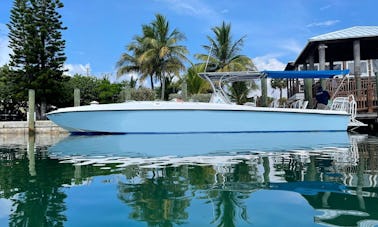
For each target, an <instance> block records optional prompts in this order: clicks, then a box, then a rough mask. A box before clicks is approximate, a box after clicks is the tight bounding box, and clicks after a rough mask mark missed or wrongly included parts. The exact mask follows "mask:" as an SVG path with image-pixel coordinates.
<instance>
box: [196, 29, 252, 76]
mask: <svg viewBox="0 0 378 227" xmlns="http://www.w3.org/2000/svg"><path fill="white" fill-rule="evenodd" d="M212 31H213V32H214V34H215V37H214V38H212V37H210V36H207V39H208V40H209V41H210V45H204V46H203V47H204V48H205V50H206V51H207V52H208V54H196V55H195V56H196V58H198V59H199V60H202V61H203V64H206V62H207V60H208V63H209V66H210V67H211V70H209V71H221V72H225V71H243V70H256V67H255V65H254V64H253V62H252V60H251V59H250V58H249V57H247V56H245V55H240V54H239V52H240V51H241V48H242V46H243V42H244V38H245V36H243V37H242V38H240V39H238V40H237V41H236V42H233V40H232V36H231V24H226V23H225V22H223V23H222V25H221V26H220V27H214V28H212ZM207 71H208V70H207Z"/></svg>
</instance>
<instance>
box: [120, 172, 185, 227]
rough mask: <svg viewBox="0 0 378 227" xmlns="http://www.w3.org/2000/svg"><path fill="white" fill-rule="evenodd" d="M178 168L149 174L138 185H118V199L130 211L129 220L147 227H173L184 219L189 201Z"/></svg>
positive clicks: (183, 180) (183, 221) (121, 183)
mask: <svg viewBox="0 0 378 227" xmlns="http://www.w3.org/2000/svg"><path fill="white" fill-rule="evenodd" d="M182 170H183V168H182V167H178V168H165V169H160V170H151V172H150V173H151V174H152V177H151V178H144V179H142V182H141V183H139V184H128V183H124V182H120V183H119V184H118V193H119V195H118V197H119V199H120V200H121V201H123V202H125V203H126V204H128V205H130V206H132V207H133V211H132V212H131V213H130V217H131V218H133V219H135V220H138V221H145V222H147V223H148V225H149V226H173V225H174V224H176V225H177V224H183V223H185V220H187V219H188V216H189V215H188V213H187V212H186V211H185V209H186V208H187V207H188V206H189V205H190V199H189V198H188V197H187V196H185V193H186V191H187V190H188V183H187V179H186V178H183V177H181V175H182Z"/></svg>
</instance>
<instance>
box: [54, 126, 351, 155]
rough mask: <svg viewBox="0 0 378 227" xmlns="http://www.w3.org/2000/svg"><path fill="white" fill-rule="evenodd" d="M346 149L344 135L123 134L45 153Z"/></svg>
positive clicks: (71, 142)
mask: <svg viewBox="0 0 378 227" xmlns="http://www.w3.org/2000/svg"><path fill="white" fill-rule="evenodd" d="M348 146H349V137H348V133H347V132H312V133H303V132H289V133H194V134H191V133H189V134H126V135H92V136H76V135H75V136H68V137H67V138H65V139H64V140H62V141H60V142H59V143H57V144H55V145H54V146H52V147H51V148H50V149H49V151H50V152H51V153H53V154H59V155H80V156H97V155H103V156H122V157H162V156H175V157H189V156H198V155H235V154H245V153H250V152H260V151H266V152H269V151H270V152H277V151H294V150H305V149H307V150H308V149H310V150H312V149H324V148H331V147H336V148H347V147H348Z"/></svg>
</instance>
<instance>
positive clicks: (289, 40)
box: [0, 0, 378, 80]
mask: <svg viewBox="0 0 378 227" xmlns="http://www.w3.org/2000/svg"><path fill="white" fill-rule="evenodd" d="M61 1H62V2H63V3H64V8H63V9H60V10H59V12H60V14H61V15H62V21H63V24H64V26H66V27H67V30H65V31H63V38H64V39H65V40H66V49H65V53H66V56H67V61H66V63H65V67H66V68H67V69H68V70H69V71H68V72H67V73H68V74H70V75H73V74H75V73H80V74H83V75H86V74H87V69H89V73H90V74H91V75H95V76H98V77H102V76H104V75H108V76H109V77H110V78H113V79H114V80H115V78H116V76H115V75H116V68H115V64H116V62H117V61H118V60H119V58H120V56H121V54H122V53H123V52H125V51H126V49H125V47H126V46H127V45H128V44H129V43H131V42H132V40H133V37H134V36H135V35H140V34H141V27H142V25H143V24H149V23H151V22H152V21H153V20H154V18H155V15H156V14H157V13H159V14H162V15H164V16H165V17H166V18H167V20H168V21H169V25H170V27H171V30H173V29H174V28H176V29H178V30H179V31H180V32H182V33H184V34H185V36H186V40H185V41H182V42H180V43H179V44H181V45H185V46H186V47H187V48H188V50H189V56H188V57H189V58H190V59H191V60H192V61H194V62H196V60H195V58H194V54H198V53H202V54H207V53H206V51H205V50H204V49H203V47H202V45H208V44H209V43H208V40H207V38H206V37H207V36H211V37H214V35H213V32H212V31H211V28H213V27H215V26H220V25H221V24H222V22H223V21H224V22H226V23H230V24H231V30H232V37H233V40H237V39H239V38H241V37H243V36H246V38H245V42H244V46H243V49H242V51H241V54H243V55H247V56H248V57H250V58H252V59H253V61H254V63H255V65H256V66H257V68H258V69H259V70H282V69H283V68H284V67H285V66H286V64H287V62H289V61H294V60H295V59H296V58H297V56H298V55H299V53H300V52H301V51H302V49H303V48H304V47H305V45H306V43H307V41H308V39H309V38H311V37H313V36H317V35H321V34H325V33H328V32H332V31H336V30H340V29H345V28H349V27H353V26H362V25H365V26H366V25H375V26H376V25H377V24H378V21H376V20H377V19H374V18H376V15H377V10H378V1H376V0H361V1H356V0H285V1H283V0H260V1H258V0H233V1H231V0H182V1H180V0H61ZM12 6H13V0H0V66H2V65H4V64H6V63H7V62H8V61H9V53H10V51H11V50H10V49H9V48H8V42H9V39H8V36H7V35H8V29H7V27H6V24H7V23H9V15H10V10H11V8H12ZM120 79H121V80H122V79H127V78H120Z"/></svg>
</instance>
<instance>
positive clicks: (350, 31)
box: [309, 26, 378, 42]
mask: <svg viewBox="0 0 378 227" xmlns="http://www.w3.org/2000/svg"><path fill="white" fill-rule="evenodd" d="M376 36H378V26H355V27H351V28H347V29H343V30H338V31H334V32H330V33H327V34H323V35H318V36H314V37H312V38H310V39H309V42H316V41H327V40H339V39H353V38H364V37H376Z"/></svg>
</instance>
